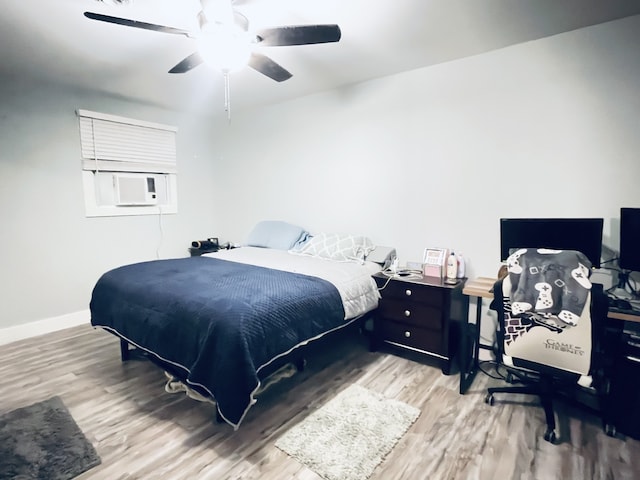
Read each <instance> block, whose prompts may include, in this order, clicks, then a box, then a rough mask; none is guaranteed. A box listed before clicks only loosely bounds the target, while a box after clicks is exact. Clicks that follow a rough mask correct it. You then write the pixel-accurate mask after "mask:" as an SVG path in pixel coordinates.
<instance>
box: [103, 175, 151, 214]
mask: <svg viewBox="0 0 640 480" xmlns="http://www.w3.org/2000/svg"><path fill="white" fill-rule="evenodd" d="M113 186H114V188H115V194H116V195H115V197H116V205H120V206H127V205H156V204H157V203H158V197H157V194H156V182H155V178H154V177H152V176H148V175H122V174H114V176H113Z"/></svg>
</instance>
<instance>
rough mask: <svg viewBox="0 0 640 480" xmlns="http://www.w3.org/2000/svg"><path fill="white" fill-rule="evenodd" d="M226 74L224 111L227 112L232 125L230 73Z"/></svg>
mask: <svg viewBox="0 0 640 480" xmlns="http://www.w3.org/2000/svg"><path fill="white" fill-rule="evenodd" d="M223 74H224V111H225V112H227V119H228V120H229V123H231V93H230V89H229V72H223Z"/></svg>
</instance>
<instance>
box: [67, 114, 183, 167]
mask: <svg viewBox="0 0 640 480" xmlns="http://www.w3.org/2000/svg"><path fill="white" fill-rule="evenodd" d="M78 118H79V121H80V146H81V149H82V159H83V160H82V168H83V169H84V170H91V171H96V172H97V171H113V172H145V173H176V132H177V131H178V129H177V128H176V127H172V126H169V125H162V124H159V123H151V122H145V121H141V120H134V119H130V118H124V117H118V116H115V115H108V114H104V113H98V112H91V111H88V110H78Z"/></svg>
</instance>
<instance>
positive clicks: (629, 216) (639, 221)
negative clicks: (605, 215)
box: [618, 208, 640, 272]
mask: <svg viewBox="0 0 640 480" xmlns="http://www.w3.org/2000/svg"><path fill="white" fill-rule="evenodd" d="M618 265H619V266H620V268H621V269H623V270H633V271H634V272H640V208H621V209H620V254H619V256H618Z"/></svg>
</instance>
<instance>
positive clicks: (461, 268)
mask: <svg viewBox="0 0 640 480" xmlns="http://www.w3.org/2000/svg"><path fill="white" fill-rule="evenodd" d="M457 277H458V278H464V257H463V256H462V253H459V254H458V275H457Z"/></svg>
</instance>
